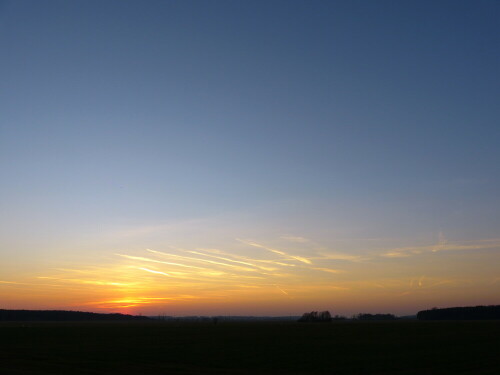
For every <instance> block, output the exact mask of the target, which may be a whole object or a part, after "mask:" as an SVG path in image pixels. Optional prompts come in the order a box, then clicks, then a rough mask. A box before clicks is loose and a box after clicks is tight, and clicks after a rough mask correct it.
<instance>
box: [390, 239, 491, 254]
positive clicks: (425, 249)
mask: <svg viewBox="0 0 500 375" xmlns="http://www.w3.org/2000/svg"><path fill="white" fill-rule="evenodd" d="M494 248H500V241H498V240H479V241H477V242H474V243H471V242H458V241H457V242H452V241H447V240H446V239H445V238H444V236H442V235H440V239H439V240H438V242H437V243H436V244H433V245H424V246H409V247H400V248H395V249H390V250H387V251H386V252H384V253H382V254H381V256H383V257H387V258H403V257H410V256H414V255H419V254H425V253H438V252H442V251H472V250H486V249H494Z"/></svg>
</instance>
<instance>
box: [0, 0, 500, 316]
mask: <svg viewBox="0 0 500 375" xmlns="http://www.w3.org/2000/svg"><path fill="white" fill-rule="evenodd" d="M499 21H500V3H499V2H498V1H493V0H492V1H486V0H483V1H458V0H453V1H422V0H419V1H396V0H394V1H383V0H380V1H368V0H367V1H351V0H350V1H310V0H308V1H289V0H287V1H276V0H271V1H222V0H218V1H184V0H183V1H153V0H149V1H127V0H119V1H110V0H108V1H102V0H99V1H93V0H85V1H78V0H74V1H62V0H61V1H54V0H45V1H38V0H33V1H27V0H16V1H0V72H1V80H0V176H1V183H0V308H46V309H54V308H58V309H60V308H61V309H62V308H64V309H78V310H86V311H120V312H129V313H142V314H166V315H201V314H208V315H211V314H232V315H250V314H253V315H295V314H301V313H302V312H304V311H311V310H325V309H328V310H330V311H331V312H332V313H333V314H348V315H349V314H354V313H359V312H372V313H377V312H391V313H395V314H411V313H415V312H416V311H418V310H420V309H426V308H431V307H433V306H438V307H446V306H460V305H477V304H498V303H500V268H499V264H500V215H499V212H500V195H499V191H500V173H499V172H500V170H499V168H500V147H499V144H500V124H499V117H500V116H499V114H500V113H499V112H500V109H499V108H500V106H499V105H498V103H499V97H500V95H499V94H500V93H499V87H500V82H499V66H500V48H499V47H500V43H499V42H500V27H499V25H500V22H499Z"/></svg>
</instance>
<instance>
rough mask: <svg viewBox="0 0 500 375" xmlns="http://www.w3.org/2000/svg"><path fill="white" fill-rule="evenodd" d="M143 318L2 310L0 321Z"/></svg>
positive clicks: (50, 311)
mask: <svg viewBox="0 0 500 375" xmlns="http://www.w3.org/2000/svg"><path fill="white" fill-rule="evenodd" d="M148 319H149V318H147V317H145V316H136V315H127V314H118V313H115V314H99V313H92V312H83V311H65V310H2V309H0V321H83V320H85V321H88V320H106V321H116V320H148Z"/></svg>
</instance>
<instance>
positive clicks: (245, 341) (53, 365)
mask: <svg viewBox="0 0 500 375" xmlns="http://www.w3.org/2000/svg"><path fill="white" fill-rule="evenodd" d="M0 374H2V375H11V374H17V375H24V374H76V375H78V374H106V375H108V374H120V375H125V374H332V375H342V374H363V375H365V374H405V375H407V374H426V375H427V374H495V375H496V374H500V321H468V322H419V321H407V322H380V323H377V322H343V323H332V324H318V323H316V324H314V323H309V324H308V323H303V324H301V323H291V322H289V323H276V322H274V323H265V322H258V323H235V322H233V323H229V322H228V323H225V322H222V323H219V324H218V325H213V324H211V323H174V322H169V323H162V322H151V323H149V322H148V323H145V322H131V323H127V322H117V323H110V322H103V323H98V322H88V323H68V322H66V323H62V322H61V323H19V322H16V323H1V324H0Z"/></svg>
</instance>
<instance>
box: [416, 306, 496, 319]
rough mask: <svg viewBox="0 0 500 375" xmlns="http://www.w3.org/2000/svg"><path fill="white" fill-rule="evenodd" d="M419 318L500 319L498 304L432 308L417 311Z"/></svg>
mask: <svg viewBox="0 0 500 375" xmlns="http://www.w3.org/2000/svg"><path fill="white" fill-rule="evenodd" d="M417 318H418V319H419V320H495V319H500V305H491V306H468V307H449V308H444V309H437V308H433V309H431V310H423V311H419V312H418V314H417Z"/></svg>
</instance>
